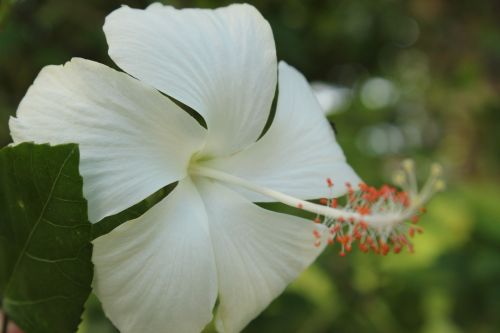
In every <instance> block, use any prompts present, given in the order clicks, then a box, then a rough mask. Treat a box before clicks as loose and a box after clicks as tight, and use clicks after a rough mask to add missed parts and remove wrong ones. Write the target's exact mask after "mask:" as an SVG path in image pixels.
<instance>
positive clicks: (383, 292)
mask: <svg viewBox="0 0 500 333" xmlns="http://www.w3.org/2000/svg"><path fill="white" fill-rule="evenodd" d="M121 3H124V4H128V5H130V6H133V7H139V8H143V7H145V6H147V5H148V3H150V2H149V1H139V0H137V1H122V2H118V1H114V0H113V1H100V0H85V1H84V0H80V1H67V0H45V1H41V0H39V1H36V0H18V1H12V0H1V2H0V20H1V21H0V146H2V145H5V144H7V143H8V142H9V140H10V139H9V132H8V125H7V121H8V117H9V115H13V114H14V113H15V110H16V106H17V105H18V103H19V101H20V100H21V98H22V97H23V95H24V93H25V92H26V90H27V89H28V87H29V85H30V84H31V83H32V82H33V80H34V78H35V77H36V75H37V73H38V72H39V71H40V69H41V68H42V67H43V66H45V65H48V64H61V63H64V62H65V61H67V60H69V59H70V58H71V57H74V56H78V57H84V58H88V59H92V60H95V61H99V62H102V63H106V64H108V65H110V66H114V65H113V64H112V62H111V60H110V59H109V57H108V56H107V46H106V41H105V38H104V34H103V33H102V29H101V27H102V25H103V23H104V18H105V16H106V15H107V14H108V13H109V12H111V11H112V10H113V9H115V8H118V7H119V5H120V4H121ZM169 3H170V4H173V5H175V6H178V7H208V8H213V7H217V6H221V5H225V4H228V3H229V2H228V1H215V0H213V1H209V0H206V1H204V0H199V1H194V0H193V1H180V0H177V1H170V2H169ZM252 3H253V4H254V5H255V6H256V7H257V8H258V9H259V10H260V11H261V12H262V13H263V15H264V16H265V17H266V18H267V19H268V20H269V21H270V23H271V25H272V27H273V30H274V34H275V40H276V44H277V48H278V56H279V58H280V59H284V60H286V61H287V62H289V63H290V64H292V65H294V66H296V67H297V68H298V69H299V70H301V71H302V72H303V73H304V74H305V75H306V77H308V79H310V80H311V81H322V82H324V83H327V84H330V85H334V86H336V87H342V89H344V90H343V91H345V92H347V94H346V96H347V98H344V101H343V103H342V106H341V107H337V108H336V109H335V110H333V111H335V112H334V113H333V114H331V115H330V118H331V119H332V120H334V121H335V123H336V125H337V129H338V132H339V133H338V140H339V142H340V144H341V145H342V147H343V148H344V150H345V152H346V155H347V156H348V159H349V161H350V163H351V164H352V165H353V166H354V168H355V169H356V170H357V171H358V172H359V174H360V175H361V176H362V177H363V178H364V179H365V180H366V181H367V182H369V183H373V184H376V185H379V184H381V183H382V182H387V181H388V180H390V176H391V172H392V171H393V170H394V168H395V165H396V164H397V162H398V161H400V160H401V158H402V157H403V156H411V157H414V158H415V159H416V160H417V165H420V166H422V175H421V176H424V175H425V174H426V173H427V170H426V167H427V166H428V164H429V162H430V161H440V162H442V163H443V165H444V167H445V170H446V175H447V178H448V183H449V188H448V190H447V191H446V192H445V193H443V194H440V195H439V196H438V197H437V198H436V199H435V200H434V201H433V202H432V203H431V204H430V206H429V207H428V208H429V213H428V215H427V216H426V217H425V218H424V219H423V221H422V224H423V225H424V226H425V229H426V231H425V233H424V234H423V235H422V236H420V237H418V238H417V239H416V249H417V252H416V253H415V254H413V255H410V254H408V253H404V254H400V255H398V256H396V255H389V256H388V257H385V258H379V257H375V256H373V255H362V254H360V253H358V252H356V251H354V253H352V254H350V255H348V256H347V257H345V258H342V257H340V256H338V255H337V253H336V252H337V249H334V248H331V249H328V250H327V251H326V252H325V253H324V254H323V255H322V256H321V257H320V258H319V260H318V262H317V264H316V265H314V266H313V267H311V269H309V270H308V271H307V272H305V273H304V274H303V276H301V278H299V280H298V281H296V282H295V283H294V284H292V285H291V286H290V287H289V288H288V289H287V291H286V293H285V294H283V295H282V296H281V297H280V298H278V299H277V300H276V301H275V302H274V303H273V304H272V305H271V306H270V307H269V308H268V309H267V310H266V311H265V312H264V313H263V314H262V315H261V316H260V317H259V318H257V319H256V320H255V321H253V322H252V323H251V324H250V325H249V326H248V328H247V329H246V330H245V332H248V333H251V332H277V333H279V332H300V333H323V332H346V333H348V332H352V333H357V332H422V333H434V332H437V333H458V332H479V333H482V332H484V333H487V332H492V333H493V332H499V331H500V283H499V281H500V205H499V204H498V203H499V202H500V191H499V178H500V177H499V175H500V174H499V172H498V170H499V168H500V127H499V125H500V99H499V98H498V91H499V88H500V21H499V20H498V13H500V2H498V1H496V0H483V1H466V0H457V1H445V0H408V1H396V0H331V1H327V0H323V1H322V0H311V1H300V0H288V1H283V0H267V1H264V0H258V1H254V2H252ZM311 149H314V147H311ZM88 305H89V306H88V311H87V313H86V317H85V318H86V319H85V321H84V323H83V325H82V327H81V331H82V332H93V333H94V332H95V333H105V332H113V328H112V327H111V326H110V324H109V322H107V320H106V319H105V318H104V317H103V315H102V312H101V310H100V308H99V306H98V301H97V300H96V299H95V298H92V299H90V300H89V303H88ZM139 306H140V305H139ZM211 330H212V329H211V328H208V329H207V331H211Z"/></svg>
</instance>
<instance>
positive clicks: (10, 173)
mask: <svg viewBox="0 0 500 333" xmlns="http://www.w3.org/2000/svg"><path fill="white" fill-rule="evenodd" d="M78 166H79V151H78V146H77V145H74V144H68V145H60V146H55V147H50V146H48V145H34V144H30V143H23V144H21V145H18V146H15V147H6V148H4V149H2V150H0V295H2V296H3V306H4V310H5V311H6V312H7V313H8V315H9V316H10V318H11V319H13V321H15V322H16V323H17V324H18V325H19V326H20V327H21V328H22V329H23V330H24V331H25V332H27V333H39V332H40V333H46V332H47V333H49V332H50V333H59V332H61V333H68V332H75V331H76V329H77V327H78V324H79V323H80V321H81V319H80V318H81V314H82V312H83V305H84V302H85V300H86V299H87V297H88V295H89V293H90V290H91V282H92V276H93V266H92V263H91V255H92V244H91V242H90V239H91V224H90V223H89V222H88V218H87V202H86V200H85V199H84V197H83V191H82V186H83V180H82V178H81V176H80V174H79V172H78Z"/></svg>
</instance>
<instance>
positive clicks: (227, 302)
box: [196, 180, 323, 333]
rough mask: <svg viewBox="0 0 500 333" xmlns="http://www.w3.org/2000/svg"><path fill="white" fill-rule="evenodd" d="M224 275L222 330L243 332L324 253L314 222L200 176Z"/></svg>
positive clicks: (219, 325)
mask: <svg viewBox="0 0 500 333" xmlns="http://www.w3.org/2000/svg"><path fill="white" fill-rule="evenodd" d="M196 185H197V186H198V188H200V194H201V196H202V198H203V201H204V202H205V207H206V209H207V213H208V218H209V225H210V231H211V232H210V233H211V235H212V243H213V245H214V252H215V260H216V264H217V273H218V279H219V300H220V304H219V307H218V311H217V322H216V324H217V329H218V330H219V331H221V332H225V333H232V332H239V331H241V330H242V329H243V328H244V327H245V326H246V325H247V324H248V323H249V322H250V321H251V320H252V319H253V318H255V317H256V316H257V315H258V314H259V313H260V312H261V311H262V310H264V308H266V307H267V306H268V305H269V303H270V302H271V301H272V300H273V299H274V298H276V297H277V296H278V295H279V294H281V292H282V291H283V290H284V289H285V287H286V286H287V284H288V283H290V282H291V281H292V280H294V279H295V278H296V277H297V276H298V275H299V274H300V272H302V271H303V270H304V269H305V268H306V267H307V266H308V265H309V264H310V263H311V262H312V261H313V260H314V259H315V258H316V256H317V255H318V254H319V253H320V252H321V250H322V247H320V248H317V247H315V246H314V241H315V239H314V236H313V229H314V228H316V227H317V228H320V227H321V228H322V227H323V226H319V225H318V226H315V225H314V223H312V222H311V221H307V220H304V219H302V218H298V217H295V216H290V215H285V214H280V213H275V212H271V211H268V210H265V209H263V208H260V207H258V206H256V205H254V204H252V203H251V202H249V201H248V200H246V199H245V198H243V197H242V196H240V195H239V194H237V193H236V192H234V191H232V190H230V189H228V188H227V187H224V186H222V185H219V184H218V183H216V182H213V181H210V180H197V181H196Z"/></svg>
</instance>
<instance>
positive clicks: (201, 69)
mask: <svg viewBox="0 0 500 333" xmlns="http://www.w3.org/2000/svg"><path fill="white" fill-rule="evenodd" d="M104 31H105V33H106V38H107V41H108V43H109V48H110V49H109V54H110V55H111V58H112V59H113V60H114V61H115V62H116V64H117V65H118V66H120V67H121V68H122V69H123V70H125V71H126V72H127V73H129V74H130V75H128V74H125V73H121V72H117V71H115V70H113V69H111V68H108V67H106V66H104V65H101V64H98V63H95V62H92V61H89V60H84V59H73V60H72V61H71V62H69V63H67V64H65V65H64V66H48V67H46V68H44V69H43V70H42V72H41V73H40V74H39V76H38V77H37V79H36V80H35V82H34V84H33V86H32V87H31V88H30V89H29V91H28V92H27V94H26V96H25V98H24V99H23V101H22V102H21V104H20V106H19V109H18V111H17V118H12V119H11V120H10V129H11V134H12V137H13V139H14V142H15V143H19V142H24V141H34V142H37V143H46V142H48V143H51V144H59V143H68V142H74V143H78V144H79V145H80V153H81V166H80V171H81V174H82V175H83V178H84V193H85V196H86V198H87V199H88V203H89V217H90V219H91V222H97V221H99V220H101V219H102V218H104V217H106V216H109V215H113V214H115V213H118V212H120V211H122V210H124V209H126V208H128V207H130V206H132V205H134V204H136V203H137V202H139V201H141V200H143V199H144V198H146V197H148V196H149V195H151V194H152V193H154V192H155V191H157V190H158V189H160V188H162V187H164V186H166V185H167V184H170V183H173V182H178V185H177V187H176V188H175V189H174V190H173V192H172V193H171V194H170V195H168V196H167V197H166V198H165V199H163V201H161V202H160V203H158V204H157V205H156V206H154V207H153V208H152V209H150V210H149V211H148V212H147V213H145V214H144V215H143V216H141V217H140V218H138V219H136V220H133V221H130V222H127V223H125V224H123V225H121V226H120V227H118V228H117V229H115V230H114V231H112V232H111V233H109V234H107V235H105V236H103V237H101V238H99V239H97V240H96V241H95V244H94V255H93V261H94V263H95V281H94V286H95V293H96V294H97V295H98V297H99V299H100V300H101V302H102V304H103V307H104V311H105V312H106V314H107V315H108V316H109V318H110V319H111V320H112V321H113V323H114V324H115V325H116V326H117V327H118V328H119V329H120V330H121V331H122V332H176V333H178V332H181V333H182V332H199V331H201V330H202V329H203V327H204V326H205V325H206V324H207V323H209V322H210V321H211V320H212V312H213V309H214V306H215V303H216V300H217V298H218V299H219V304H218V309H217V315H216V325H217V328H218V330H219V331H221V332H238V331H240V330H241V329H243V328H244V327H245V325H247V324H248V322H249V321H250V320H252V319H253V318H254V317H256V316H257V315H258V314H259V313H260V312H261V311H262V310H263V309H264V308H265V307H266V306H267V305H268V304H269V303H270V302H271V301H272V300H273V299H274V298H275V297H277V296H278V295H279V294H280V293H281V292H282V291H283V289H284V288H285V287H286V285H287V284H288V283H289V282H291V281H292V280H293V279H295V278H296V277H297V276H298V275H299V273H300V272H301V271H302V270H304V269H305V268H306V267H307V266H308V265H309V264H310V263H311V262H312V261H313V260H314V259H315V258H316V256H317V255H318V254H319V253H320V252H321V250H322V248H323V244H321V246H315V245H314V237H313V236H312V235H313V233H318V232H319V231H322V227H323V226H322V225H315V224H314V223H313V222H312V221H309V220H305V219H302V218H299V217H294V216H289V215H284V214H280V213H275V212H271V211H268V210H265V209H263V208H260V207H258V206H256V205H255V204H254V203H253V202H265V201H282V202H284V203H287V204H289V205H292V206H298V207H302V208H304V209H307V210H310V211H313V212H320V213H321V214H325V215H326V216H327V217H325V219H330V220H328V221H330V222H331V218H337V217H339V216H340V217H342V216H344V217H346V218H348V217H350V216H351V217H352V216H354V217H356V216H359V214H358V213H356V212H347V213H346V212H345V211H341V210H337V209H334V208H328V207H324V206H320V205H314V204H311V203H309V202H306V201H303V200H304V199H313V198H320V197H325V196H339V195H342V194H343V193H344V192H345V188H344V187H343V186H340V187H335V186H334V187H331V188H328V186H325V185H324V184H325V179H327V178H328V177H331V178H332V179H333V180H334V182H335V183H338V184H344V183H345V182H350V183H351V184H356V183H359V178H358V177H357V175H356V174H355V173H354V172H353V170H352V169H351V168H350V167H349V165H348V164H347V163H346V161H345V157H344V155H343V153H342V151H341V149H340V147H339V146H338V144H337V143H336V141H335V136H334V133H333V131H332V130H331V128H330V125H329V124H328V122H327V120H326V119H325V118H324V116H323V112H322V110H321V108H320V107H319V105H318V102H317V100H316V99H315V97H314V95H313V94H312V92H311V89H310V87H309V86H308V84H307V82H306V80H305V79H304V77H303V76H302V75H301V74H299V73H298V72H297V71H296V70H295V69H293V68H291V67H290V66H288V65H287V64H285V63H283V62H282V63H280V64H279V66H278V65H277V60H276V50H275V45H274V40H273V35H272V32H271V28H270V26H269V24H268V23H267V22H266V21H265V19H264V18H263V17H262V16H261V15H260V14H259V12H258V11H257V10H256V9H255V8H253V7H252V6H249V5H232V6H229V7H225V8H219V9H216V10H204V9H184V10H177V9H174V8H172V7H167V6H163V5H160V4H154V5H151V6H150V7H148V8H147V9H146V10H136V9H131V8H129V7H122V8H120V9H118V10H116V11H114V12H113V13H112V14H110V15H109V16H108V17H107V19H106V23H105V26H104ZM278 78H279V80H278ZM277 81H279V82H278V87H279V96H278V102H277V109H276V115H275V117H274V120H273V122H272V125H271V127H270V129H269V130H268V132H267V133H266V134H265V135H264V136H263V137H262V138H261V139H259V140H258V138H259V136H260V134H261V133H262V131H263V128H264V126H265V124H266V121H267V119H268V116H269V114H270V109H271V103H272V100H273V97H274V95H275V90H276V86H277ZM163 94H165V95H168V96H170V97H172V98H174V99H176V100H177V101H180V102H182V103H183V104H185V105H187V106H189V107H190V108H192V109H194V110H195V111H196V112H198V113H199V114H200V115H201V116H202V117H203V119H204V120H205V122H206V125H207V129H205V128H204V127H202V126H201V125H199V124H198V122H197V121H195V120H194V118H192V117H191V116H190V115H188V113H186V112H185V111H184V110H182V109H181V108H180V107H179V106H177V105H176V104H175V103H174V102H172V101H171V100H170V99H169V98H168V97H166V96H165V95H163ZM284 193H286V194H284ZM299 198H300V199H299ZM356 214H358V215H356ZM328 216H329V217H328ZM377 219H378V220H380V219H381V218H380V216H374V217H373V221H375V222H377V221H378V220H377ZM328 221H327V222H328ZM327 224H328V223H327ZM330 224H331V223H330ZM324 229H326V228H324ZM318 230H319V231H318ZM316 245H318V244H316Z"/></svg>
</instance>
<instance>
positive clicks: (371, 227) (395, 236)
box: [190, 160, 444, 255]
mask: <svg viewBox="0 0 500 333" xmlns="http://www.w3.org/2000/svg"><path fill="white" fill-rule="evenodd" d="M402 166H403V167H402V170H401V171H400V172H398V173H397V174H396V176H395V182H396V184H397V185H399V186H401V188H402V189H403V191H397V190H396V189H395V188H394V187H391V186H388V185H384V186H382V187H381V188H380V189H376V188H374V187H371V186H368V185H366V184H363V183H361V184H359V186H358V188H357V189H355V188H354V186H353V185H351V184H349V183H346V184H344V186H345V188H346V192H347V198H346V203H345V205H343V206H342V207H341V206H340V205H339V202H338V199H337V198H330V199H328V198H321V199H320V201H319V204H317V203H313V202H310V201H306V200H302V199H299V198H295V197H293V196H290V195H288V194H285V193H281V192H279V191H276V190H273V189H270V188H267V187H264V186H260V185H258V184H255V183H253V182H250V181H248V180H246V179H243V178H240V177H237V176H234V175H231V174H228V173H225V172H222V171H219V170H214V169H211V168H207V167H204V166H200V165H196V166H192V167H191V168H190V172H191V174H194V175H198V176H202V177H208V178H211V179H214V180H218V181H221V182H224V183H227V184H232V185H236V186H241V187H244V188H246V189H247V190H250V191H253V192H256V193H260V194H262V195H265V196H267V197H269V198H272V199H274V200H276V201H277V202H281V203H283V204H285V205H288V206H291V207H296V208H299V209H303V210H305V211H308V212H311V213H315V214H317V216H316V219H315V220H314V221H315V222H316V223H318V224H322V225H325V226H326V227H328V232H327V235H325V232H322V231H320V230H324V228H321V229H320V228H318V229H316V230H315V231H314V232H313V237H314V239H315V245H316V246H320V245H321V243H322V242H323V241H327V242H328V244H334V243H335V242H337V243H340V245H341V255H344V254H345V252H349V251H350V250H351V248H352V244H353V243H354V242H358V244H359V248H360V250H361V251H363V252H368V251H369V250H372V251H373V252H375V253H379V254H382V255H385V254H387V253H388V252H389V250H390V249H391V246H392V249H393V251H394V252H395V253H399V252H400V251H401V249H402V248H404V247H407V248H408V249H409V250H410V251H413V245H412V243H411V242H410V240H409V239H408V237H410V238H411V237H413V236H414V234H415V233H421V232H422V228H420V227H417V226H416V224H417V223H418V221H419V218H420V215H421V214H422V213H423V212H424V211H425V210H424V208H423V205H424V204H425V203H427V202H428V201H429V199H430V198H431V197H432V195H433V194H434V193H435V192H436V191H440V190H442V189H444V182H443V180H442V179H441V174H442V171H441V167H440V166H438V165H433V166H432V168H431V175H430V177H429V179H428V181H427V182H426V184H425V185H424V187H423V188H422V190H421V191H420V192H419V191H418V187H417V181H416V177H415V172H414V164H413V162H412V161H410V160H406V161H404V162H403V165H402ZM325 186H328V187H329V188H332V187H333V186H338V185H337V184H335V183H334V180H332V179H331V178H327V179H326V183H325Z"/></svg>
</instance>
